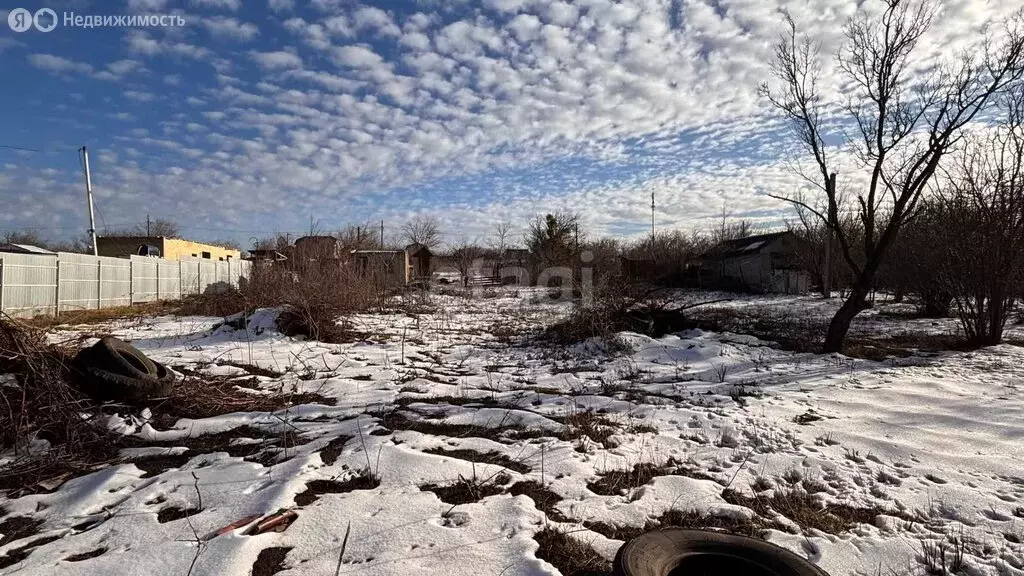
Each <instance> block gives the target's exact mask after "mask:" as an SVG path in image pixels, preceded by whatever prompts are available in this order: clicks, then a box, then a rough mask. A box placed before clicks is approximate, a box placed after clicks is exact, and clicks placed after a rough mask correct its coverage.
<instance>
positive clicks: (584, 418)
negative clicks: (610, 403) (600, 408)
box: [552, 410, 618, 449]
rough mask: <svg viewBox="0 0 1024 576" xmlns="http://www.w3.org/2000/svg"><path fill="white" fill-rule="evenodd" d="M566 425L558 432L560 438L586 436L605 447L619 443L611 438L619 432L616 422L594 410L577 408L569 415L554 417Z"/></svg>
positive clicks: (573, 438)
mask: <svg viewBox="0 0 1024 576" xmlns="http://www.w3.org/2000/svg"><path fill="white" fill-rule="evenodd" d="M552 420H558V421H560V422H561V423H562V424H564V425H565V429H564V430H563V431H562V432H561V433H559V434H558V436H557V437H558V438H559V439H560V440H566V441H569V442H571V441H573V440H579V439H580V438H582V437H584V436H586V437H587V438H589V439H591V440H593V441H594V442H599V443H600V444H601V445H603V446H604V447H605V448H609V449H610V448H615V447H616V446H618V444H616V443H615V441H614V440H612V439H611V437H612V435H614V434H615V433H616V432H617V427H616V425H615V423H614V422H612V421H611V420H609V419H608V418H606V417H604V416H602V415H600V414H598V413H597V412H594V411H593V410H575V411H573V412H572V413H570V414H569V415H568V416H565V417H562V418H552Z"/></svg>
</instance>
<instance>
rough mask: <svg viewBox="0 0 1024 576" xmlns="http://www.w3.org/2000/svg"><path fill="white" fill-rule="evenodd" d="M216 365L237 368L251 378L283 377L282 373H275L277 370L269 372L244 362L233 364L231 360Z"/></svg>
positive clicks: (269, 370) (267, 369) (266, 369)
mask: <svg viewBox="0 0 1024 576" xmlns="http://www.w3.org/2000/svg"><path fill="white" fill-rule="evenodd" d="M217 364H218V365H220V366H231V367H233V368H238V369H240V370H245V371H246V372H248V373H249V374H252V375H253V376H266V377H268V378H280V377H281V376H284V372H280V371H277V370H271V369H269V368H264V367H262V366H257V365H255V364H248V363H245V362H233V361H231V360H218V361H217Z"/></svg>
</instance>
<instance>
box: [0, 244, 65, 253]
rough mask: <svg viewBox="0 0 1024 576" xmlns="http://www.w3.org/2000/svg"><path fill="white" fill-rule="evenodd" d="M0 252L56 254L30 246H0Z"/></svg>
mask: <svg viewBox="0 0 1024 576" xmlns="http://www.w3.org/2000/svg"><path fill="white" fill-rule="evenodd" d="M0 252H8V253H13V254H56V252H52V251H50V250H47V249H46V248H40V247H39V246H33V245H31V244H0Z"/></svg>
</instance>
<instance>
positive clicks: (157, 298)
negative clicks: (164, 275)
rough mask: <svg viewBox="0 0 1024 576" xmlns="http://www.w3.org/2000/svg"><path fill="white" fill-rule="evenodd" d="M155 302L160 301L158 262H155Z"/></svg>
mask: <svg viewBox="0 0 1024 576" xmlns="http://www.w3.org/2000/svg"><path fill="white" fill-rule="evenodd" d="M155 262H156V301H157V302H159V301H160V261H159V260H156V261H155Z"/></svg>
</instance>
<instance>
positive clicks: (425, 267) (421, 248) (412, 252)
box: [405, 243, 433, 282]
mask: <svg viewBox="0 0 1024 576" xmlns="http://www.w3.org/2000/svg"><path fill="white" fill-rule="evenodd" d="M405 253H406V255H407V257H408V259H409V267H410V270H409V281H410V282H414V281H416V280H429V279H430V274H431V272H432V268H431V259H432V258H433V254H432V253H431V252H430V247H428V246H426V245H425V244H419V243H413V244H409V245H408V246H406V247H405Z"/></svg>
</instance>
